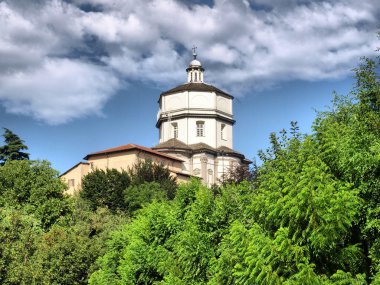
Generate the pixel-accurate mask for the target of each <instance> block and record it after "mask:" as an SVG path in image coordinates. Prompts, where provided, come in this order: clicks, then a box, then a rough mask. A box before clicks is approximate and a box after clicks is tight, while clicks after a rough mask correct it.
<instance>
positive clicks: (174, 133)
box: [172, 123, 178, 139]
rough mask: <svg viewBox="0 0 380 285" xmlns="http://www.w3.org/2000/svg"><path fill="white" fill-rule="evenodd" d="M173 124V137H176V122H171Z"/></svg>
mask: <svg viewBox="0 0 380 285" xmlns="http://www.w3.org/2000/svg"><path fill="white" fill-rule="evenodd" d="M172 126H173V138H175V139H176V138H178V124H177V123H172Z"/></svg>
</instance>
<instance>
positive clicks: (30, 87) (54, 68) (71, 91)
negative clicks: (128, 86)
mask: <svg viewBox="0 0 380 285" xmlns="http://www.w3.org/2000/svg"><path fill="white" fill-rule="evenodd" d="M0 85H1V88H0V100H1V101H3V103H4V105H5V107H6V110H7V111H8V112H10V113H15V114H23V115H30V116H32V117H34V118H36V119H37V120H41V121H45V122H48V123H50V124H61V123H66V122H68V121H70V120H73V119H76V118H80V117H82V116H83V115H85V114H91V113H96V114H100V113H101V110H102V107H103V105H104V103H105V102H106V101H107V99H108V98H109V97H110V96H112V94H113V93H114V92H115V90H116V89H117V88H118V86H119V81H118V79H117V78H115V77H114V76H113V74H112V73H111V72H109V71H108V70H106V69H105V68H104V67H101V66H96V65H92V64H88V63H83V62H80V61H75V60H69V59H47V60H44V62H43V63H42V64H41V66H39V67H38V68H35V69H33V70H25V71H22V72H21V71H19V72H16V73H12V74H8V75H7V74H3V75H2V76H1V77H0Z"/></svg>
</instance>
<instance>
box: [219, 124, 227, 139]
mask: <svg viewBox="0 0 380 285" xmlns="http://www.w3.org/2000/svg"><path fill="white" fill-rule="evenodd" d="M220 137H221V139H222V140H226V125H225V124H222V125H221V126H220Z"/></svg>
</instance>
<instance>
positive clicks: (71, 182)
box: [69, 179, 75, 187]
mask: <svg viewBox="0 0 380 285" xmlns="http://www.w3.org/2000/svg"><path fill="white" fill-rule="evenodd" d="M74 186H75V179H69V187H74Z"/></svg>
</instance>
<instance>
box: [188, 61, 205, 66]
mask: <svg viewBox="0 0 380 285" xmlns="http://www.w3.org/2000/svg"><path fill="white" fill-rule="evenodd" d="M190 66H202V64H201V62H200V61H199V60H196V59H193V60H192V61H191V62H190Z"/></svg>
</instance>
